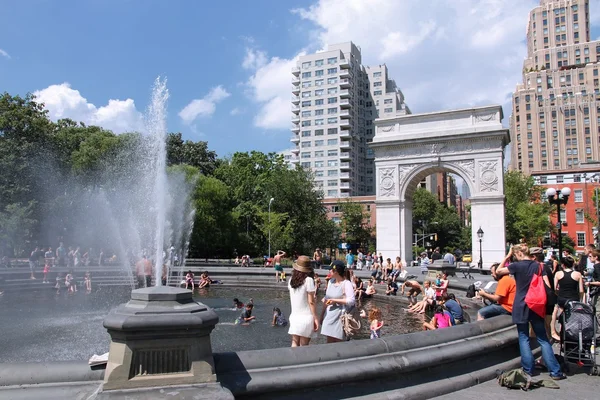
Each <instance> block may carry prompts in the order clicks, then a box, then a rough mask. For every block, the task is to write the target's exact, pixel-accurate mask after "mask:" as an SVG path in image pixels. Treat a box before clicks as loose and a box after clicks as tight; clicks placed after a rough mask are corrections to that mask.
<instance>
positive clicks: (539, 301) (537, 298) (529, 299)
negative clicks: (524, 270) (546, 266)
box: [525, 261, 547, 318]
mask: <svg viewBox="0 0 600 400" xmlns="http://www.w3.org/2000/svg"><path fill="white" fill-rule="evenodd" d="M532 262H535V261H532ZM529 265H531V264H529ZM546 300H547V296H546V284H545V283H544V279H543V278H542V266H541V265H539V268H538V272H537V273H536V274H535V275H533V276H532V277H531V283H530V284H529V289H528V290H527V294H526V295H525V304H527V307H529V309H530V310H531V311H533V312H534V313H536V314H537V315H539V316H540V317H542V318H544V317H545V316H546Z"/></svg>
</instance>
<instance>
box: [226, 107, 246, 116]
mask: <svg viewBox="0 0 600 400" xmlns="http://www.w3.org/2000/svg"><path fill="white" fill-rule="evenodd" d="M243 112H244V110H242V109H241V108H239V107H235V108H233V109H232V110H231V111H229V115H240V114H242V113H243Z"/></svg>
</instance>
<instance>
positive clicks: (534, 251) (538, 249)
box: [529, 247, 544, 255]
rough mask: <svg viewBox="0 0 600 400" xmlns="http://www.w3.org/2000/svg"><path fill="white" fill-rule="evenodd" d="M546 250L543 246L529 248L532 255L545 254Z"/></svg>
mask: <svg viewBox="0 0 600 400" xmlns="http://www.w3.org/2000/svg"><path fill="white" fill-rule="evenodd" d="M543 253H544V250H543V249H542V248H541V247H531V248H529V254H531V255H535V254H543Z"/></svg>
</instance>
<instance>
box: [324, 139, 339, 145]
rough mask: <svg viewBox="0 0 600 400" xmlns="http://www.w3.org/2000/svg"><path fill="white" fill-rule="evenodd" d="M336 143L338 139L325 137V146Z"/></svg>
mask: <svg viewBox="0 0 600 400" xmlns="http://www.w3.org/2000/svg"><path fill="white" fill-rule="evenodd" d="M336 144H338V140H337V139H327V146H333V145H336Z"/></svg>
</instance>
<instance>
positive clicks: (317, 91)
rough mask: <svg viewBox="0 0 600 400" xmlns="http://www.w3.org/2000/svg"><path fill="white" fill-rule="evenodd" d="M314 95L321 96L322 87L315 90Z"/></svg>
mask: <svg viewBox="0 0 600 400" xmlns="http://www.w3.org/2000/svg"><path fill="white" fill-rule="evenodd" d="M309 93H310V92H309ZM315 96H323V89H319V90H315Z"/></svg>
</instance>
